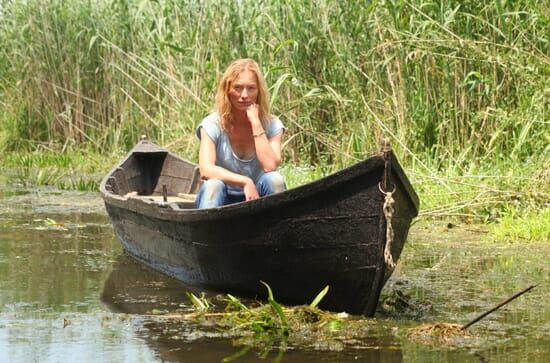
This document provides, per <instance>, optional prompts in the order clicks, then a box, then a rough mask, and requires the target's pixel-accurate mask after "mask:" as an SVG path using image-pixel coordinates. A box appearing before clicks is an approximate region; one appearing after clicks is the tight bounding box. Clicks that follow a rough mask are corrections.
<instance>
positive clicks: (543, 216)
mask: <svg viewBox="0 0 550 363" xmlns="http://www.w3.org/2000/svg"><path fill="white" fill-rule="evenodd" d="M491 235H492V237H493V239H494V240H496V241H500V242H522V241H529V242H550V208H548V207H547V208H546V209H543V210H539V211H527V212H519V213H518V212H517V211H512V212H511V213H509V214H507V215H505V216H503V217H502V218H500V219H499V221H498V224H493V225H492V228H491Z"/></svg>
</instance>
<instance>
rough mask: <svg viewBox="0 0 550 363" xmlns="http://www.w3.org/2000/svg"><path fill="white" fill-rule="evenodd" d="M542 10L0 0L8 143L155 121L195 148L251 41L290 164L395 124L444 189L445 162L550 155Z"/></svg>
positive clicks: (94, 138) (15, 145)
mask: <svg viewBox="0 0 550 363" xmlns="http://www.w3.org/2000/svg"><path fill="white" fill-rule="evenodd" d="M548 14H550V4H549V3H548V2H539V1H534V0H520V1H515V2H503V1H500V0H495V1H492V2H461V1H447V2H442V3H440V2H431V1H426V0H424V1H422V0H419V1H418V0H415V1H413V0H408V1H374V2H346V1H344V2H342V1H336V0H318V1H294V0H292V1H291V0H273V1H260V2H258V1H250V0H243V1H233V0H222V1H210V0H207V1H191V0H187V1H175V0H161V1H154V2H153V1H141V0H116V1H115V0H100V1H96V2H90V1H84V0H70V1H61V0H45V1H7V0H0V44H1V46H0V124H1V131H0V146H1V148H2V149H4V150H6V151H21V150H23V151H29V150H37V149H39V150H41V149H45V150H53V151H55V152H58V151H71V150H75V149H76V150H78V149H90V150H94V151H96V152H98V153H102V154H105V153H114V152H117V153H120V152H123V151H125V150H128V149H129V148H130V147H131V146H132V145H133V144H134V143H135V142H136V141H137V140H138V139H139V137H140V136H141V135H142V134H146V135H148V136H149V138H150V139H152V140H154V141H156V142H158V143H160V144H161V145H165V146H169V147H170V148H171V149H173V150H175V151H177V152H179V153H181V154H182V155H183V156H184V157H187V158H189V159H192V160H196V157H197V150H198V145H197V141H196V139H195V137H194V129H195V127H196V125H197V124H198V123H199V122H200V120H201V119H202V118H203V117H204V116H205V115H206V114H207V113H208V112H210V111H211V107H212V104H213V99H214V94H215V87H216V83H217V80H218V79H219V77H220V75H221V72H223V70H224V69H225V67H226V66H227V65H228V64H229V63H230V61H231V60H233V59H235V58H240V57H252V58H255V59H257V60H258V61H259V62H260V63H261V66H262V68H263V70H264V72H265V74H266V78H267V80H268V84H269V85H270V91H271V96H272V108H273V112H274V114H276V115H277V116H279V117H281V119H282V120H283V122H284V123H285V124H286V126H287V127H288V131H287V137H286V141H285V144H284V157H285V162H286V163H289V164H291V165H306V166H311V165H313V166H314V167H320V168H321V169H323V170H324V171H326V172H330V171H332V170H335V169H339V168H341V167H344V166H347V165H350V164H351V163H353V162H355V161H356V160H359V159H362V158H363V157H364V156H365V155H366V154H369V153H372V152H374V151H376V150H377V148H378V140H379V138H380V137H381V136H386V137H389V138H390V139H391V141H392V145H393V147H394V150H395V152H396V153H397V155H398V157H399V158H400V160H401V161H402V162H403V163H404V164H405V165H406V166H407V168H408V169H410V170H412V171H414V172H415V173H418V174H419V175H422V177H421V178H425V177H428V178H431V179H432V181H433V183H434V184H440V187H441V188H442V189H443V190H447V191H449V190H451V189H452V187H451V184H449V183H448V182H447V181H445V178H446V175H445V174H448V175H451V176H453V177H454V176H463V175H472V173H476V172H480V171H486V170H490V169H491V167H492V166H493V165H503V166H504V168H505V169H508V170H510V169H513V168H514V167H517V166H518V165H521V166H522V167H523V166H524V165H526V166H529V167H528V168H527V169H526V170H528V171H529V172H531V171H533V173H535V170H541V169H545V168H546V169H547V167H548V165H550V156H549V154H550V147H549V145H550V132H549V130H550V128H549V124H550V121H549V114H550V97H549V96H550V93H549V89H548V86H547V79H548V78H550V38H549V36H548V24H550V19H549V15H548ZM527 176H528V177H532V179H533V180H535V179H536V175H535V174H529V175H527ZM544 180H548V175H546V176H545V179H544ZM532 184H533V185H539V184H538V182H537V181H536V180H535V181H533V182H532ZM514 192H515V191H514ZM543 192H544V193H548V188H546V190H543ZM499 193H500V192H499ZM474 199H475V200H477V201H479V202H481V203H483V199H481V200H480V199H479V198H474ZM474 199H472V200H474ZM434 208H435V207H430V209H428V210H426V211H425V212H426V213H443V212H445V210H444V209H440V210H436V209H434ZM459 209H460V210H462V211H463V208H459ZM451 212H453V211H451Z"/></svg>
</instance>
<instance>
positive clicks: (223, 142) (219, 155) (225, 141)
mask: <svg viewBox="0 0 550 363" xmlns="http://www.w3.org/2000/svg"><path fill="white" fill-rule="evenodd" d="M201 127H202V128H203V129H204V131H206V133H207V134H208V136H210V138H211V139H212V141H214V144H215V145H216V165H218V166H220V167H222V168H224V169H227V170H229V171H232V172H234V173H236V174H240V175H245V176H247V177H249V178H250V179H252V180H253V181H254V183H258V179H260V177H261V176H262V175H263V174H264V171H263V169H262V167H261V166H260V163H259V161H258V158H257V157H256V154H254V157H253V158H252V159H250V160H243V159H239V158H238V157H237V155H235V153H234V152H233V149H232V148H231V142H230V141H229V135H227V133H226V132H225V130H224V129H223V128H222V126H221V125H220V122H219V117H218V114H217V113H212V114H210V115H208V116H206V117H205V118H204V119H203V120H202V121H201V123H200V125H199V126H198V127H197V131H196V134H197V137H198V138H199V140H200V138H201ZM284 128H285V127H284V125H283V123H282V122H281V120H279V119H278V118H277V117H274V118H272V119H271V121H270V122H269V123H268V125H267V127H266V129H265V134H266V136H267V138H268V139H271V138H272V137H273V136H276V135H278V134H280V133H281V132H283V130H284ZM227 187H228V193H229V194H242V193H243V188H241V187H237V186H233V185H228V186H227Z"/></svg>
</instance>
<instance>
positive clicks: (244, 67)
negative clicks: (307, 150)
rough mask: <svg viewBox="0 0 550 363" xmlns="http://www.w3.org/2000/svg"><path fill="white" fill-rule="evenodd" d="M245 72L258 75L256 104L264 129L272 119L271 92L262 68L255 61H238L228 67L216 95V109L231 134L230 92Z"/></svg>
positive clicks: (222, 124) (226, 129) (223, 126)
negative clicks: (270, 107) (270, 110)
mask: <svg viewBox="0 0 550 363" xmlns="http://www.w3.org/2000/svg"><path fill="white" fill-rule="evenodd" d="M245 71H250V72H252V73H254V74H255V75H256V83H257V84H258V99H257V101H256V103H257V104H258V106H259V107H258V109H259V116H260V121H261V122H262V125H263V126H264V128H266V126H267V125H268V123H269V122H270V120H271V117H272V116H271V114H270V113H269V91H268V89H267V84H266V82H265V78H264V76H263V74H262V71H261V70H260V66H259V65H258V63H256V61H254V60H253V59H237V60H236V61H233V63H231V64H230V65H229V67H227V70H226V71H225V73H224V74H223V77H222V79H221V81H220V83H219V85H218V92H217V94H216V107H215V109H216V112H217V113H218V115H219V117H220V124H221V126H222V128H223V129H224V130H225V131H226V132H230V131H231V127H232V125H233V114H232V112H231V111H232V106H231V101H230V100H229V91H230V90H231V85H232V83H233V82H234V81H235V80H236V79H237V77H238V76H239V75H240V74H241V73H242V72H245Z"/></svg>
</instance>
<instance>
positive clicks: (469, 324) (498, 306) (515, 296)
mask: <svg viewBox="0 0 550 363" xmlns="http://www.w3.org/2000/svg"><path fill="white" fill-rule="evenodd" d="M535 286H537V285H531V286H529V287H527V288H525V289H523V290H521V291H520V292H518V293H517V294H515V295H514V296H512V297H510V298H508V299H506V300H505V301H503V302H501V303H500V304H498V305H497V306H495V307H494V308H492V309H491V310H489V311H487V312H484V313H483V314H481V315H480V316H478V317H477V318H475V319H474V320H472V321H470V322H469V323H468V324H466V325H464V326H463V327H462V330H466V329H468V328H469V327H470V326H472V325H473V324H475V323H477V322H478V321H480V320H481V319H483V318H484V317H486V316H487V315H489V314H491V313H492V312H493V311H495V310H498V309H500V308H501V307H502V306H504V305H506V304H508V303H509V302H510V301H512V300H514V299H515V298H517V297H519V296H521V295H523V294H525V293H526V292H527V291H529V290H531V289H532V288H534V287H535Z"/></svg>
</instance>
